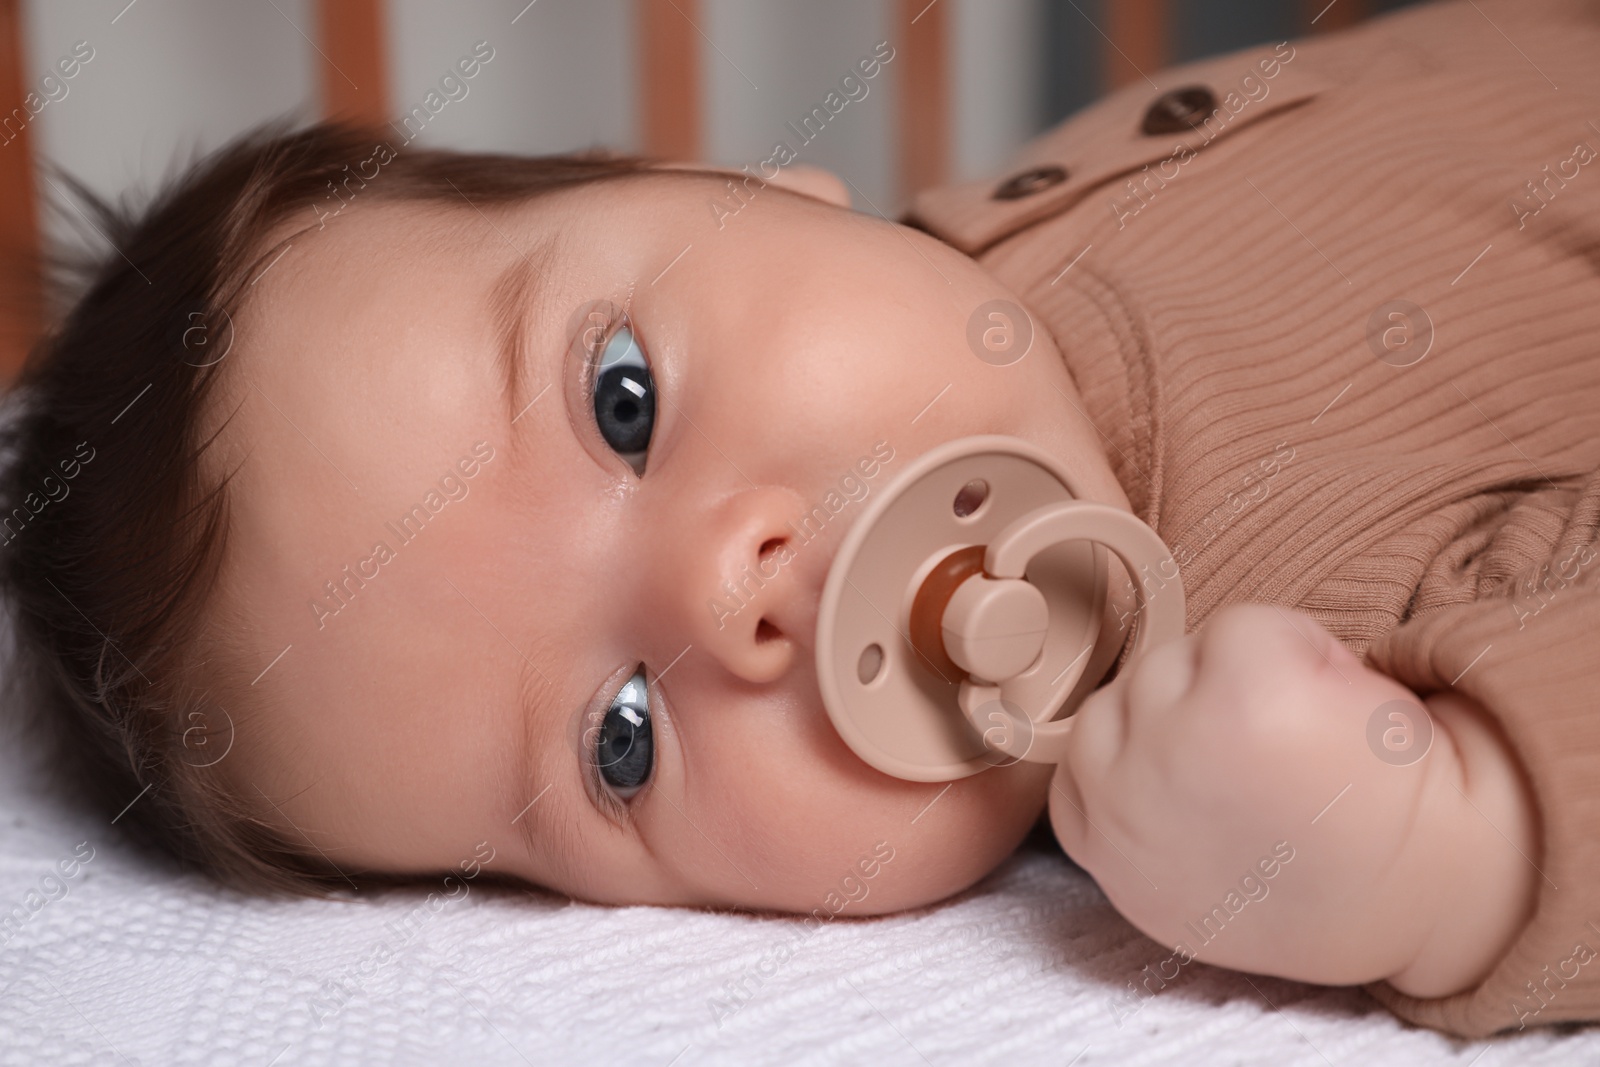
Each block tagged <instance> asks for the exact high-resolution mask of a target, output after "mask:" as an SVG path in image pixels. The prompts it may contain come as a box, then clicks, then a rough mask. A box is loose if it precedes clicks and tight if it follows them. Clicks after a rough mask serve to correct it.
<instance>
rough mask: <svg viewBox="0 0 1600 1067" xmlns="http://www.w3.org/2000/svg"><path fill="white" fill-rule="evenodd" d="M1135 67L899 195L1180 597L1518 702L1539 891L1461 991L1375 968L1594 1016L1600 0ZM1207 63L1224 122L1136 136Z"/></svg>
mask: <svg viewBox="0 0 1600 1067" xmlns="http://www.w3.org/2000/svg"><path fill="white" fill-rule="evenodd" d="M1274 61H1276V62H1275V63H1274ZM1269 71H1272V72H1273V73H1272V74H1271V76H1270V77H1269V76H1268V72H1269ZM1147 73H1148V74H1149V76H1150V77H1149V79H1148V80H1146V81H1140V82H1136V83H1134V84H1133V85H1131V86H1129V87H1127V88H1125V89H1123V90H1120V91H1119V92H1117V93H1115V94H1113V95H1112V96H1110V97H1107V98H1106V99H1105V100H1103V101H1101V102H1099V103H1098V104H1096V105H1094V106H1093V107H1091V108H1089V109H1088V110H1086V111H1085V112H1083V113H1081V114H1080V115H1078V116H1075V117H1074V118H1072V119H1070V120H1068V121H1067V122H1066V123H1064V124H1063V125H1061V126H1059V127H1057V128H1056V129H1054V130H1052V131H1050V132H1049V133H1047V134H1045V135H1044V136H1042V137H1041V138H1039V139H1038V140H1037V141H1035V142H1034V143H1033V144H1031V145H1029V146H1028V147H1027V148H1026V149H1025V150H1024V152H1023V153H1022V154H1021V157H1020V158H1019V159H1018V160H1017V161H1015V163H1014V165H1013V166H1012V167H1011V168H1009V169H1008V170H1006V171H1005V172H1002V173H1000V174H998V175H996V176H995V178H993V179H991V180H987V181H983V182H975V183H971V184H968V185H961V186H953V187H947V188H942V189H937V190H933V191H931V192H929V193H926V194H924V195H923V196H921V197H919V198H918V200H917V202H916V205H915V208H914V210H913V213H912V217H913V219H914V221H915V222H916V223H917V224H919V225H921V226H923V227H924V228H926V229H928V230H929V231H930V232H932V233H934V234H936V235H937V236H939V237H941V238H943V239H944V240H946V241H948V242H950V243H951V244H953V245H955V246H956V247H959V248H961V249H963V250H964V251H967V252H969V253H971V254H973V255H975V256H976V257H977V258H978V259H979V261H980V262H981V263H983V264H984V265H985V266H986V267H987V268H988V269H989V270H991V271H992V272H993V273H994V274H996V275H997V276H998V277H999V278H1000V279H1001V280H1002V281H1004V282H1006V283H1007V284H1008V285H1010V286H1011V287H1012V288H1013V289H1014V290H1016V291H1017V292H1019V293H1020V294H1022V295H1023V297H1024V298H1025V301H1026V303H1027V305H1028V307H1029V308H1030V310H1031V312H1032V313H1033V314H1034V315H1035V317H1036V319H1038V320H1039V321H1040V323H1041V324H1042V325H1043V326H1044V327H1045V328H1047V329H1049V330H1050V332H1051V333H1052V335H1053V336H1054V337H1055V338H1056V339H1057V341H1058V342H1059V343H1060V346H1061V348H1062V350H1063V352H1064V353H1065V356H1066V359H1067V362H1068V364H1069V366H1070V368H1071V370H1072V372H1073V375H1074V377H1075V379H1076V381H1077V383H1078V385H1079V387H1080V390H1081V392H1082V394H1083V399H1084V403H1085V409H1086V414H1088V415H1089V417H1090V418H1091V419H1092V420H1093V421H1094V423H1095V425H1096V426H1097V427H1098V428H1099V430H1100V432H1101V433H1102V435H1103V436H1104V439H1105V444H1106V452H1107V455H1108V457H1109V458H1110V460H1111V463H1112V465H1113V468H1114V470H1115V471H1116V474H1117V476H1118V478H1119V480H1120V481H1121V482H1122V484H1123V486H1124V488H1125V489H1126V490H1127V492H1128V495H1129V498H1130V500H1131V501H1132V503H1133V506H1134V509H1135V511H1136V512H1137V513H1138V514H1139V515H1140V516H1141V517H1142V518H1144V519H1145V520H1146V521H1147V522H1149V523H1151V524H1152V525H1153V526H1155V528H1156V529H1157V530H1158V531H1159V532H1160V534H1161V535H1162V536H1163V537H1164V538H1165V539H1166V541H1167V543H1168V544H1169V545H1170V546H1172V548H1173V550H1174V553H1175V555H1176V556H1177V558H1178V560H1179V563H1180V565H1181V567H1182V577H1183V581H1184V586H1185V589H1186V591H1187V594H1188V609H1189V624H1190V626H1191V628H1192V627H1196V626H1199V625H1200V624H1202V623H1203V622H1204V621H1205V619H1206V618H1207V617H1208V616H1209V615H1210V614H1211V613H1212V612H1214V611H1216V610H1217V609H1218V608H1219V607H1221V606H1223V605H1225V604H1229V603H1235V602H1240V601H1257V602H1267V603H1273V604H1281V605H1286V606H1287V605H1293V606H1295V607H1298V608H1301V609H1303V610H1305V611H1307V612H1309V613H1310V614H1312V615H1313V616H1315V617H1316V618H1317V619H1319V620H1320V621H1321V622H1322V623H1324V624H1325V625H1326V626H1327V627H1328V628H1329V629H1330V630H1332V631H1333V632H1334V633H1335V634H1337V635H1338V636H1339V637H1340V638H1341V639H1342V640H1343V641H1345V643H1346V644H1347V645H1349V646H1350V647H1351V648H1352V649H1354V650H1355V651H1357V652H1358V653H1364V654H1365V656H1366V658H1367V661H1368V662H1369V663H1370V664H1371V665H1372V666H1373V667H1375V668H1377V669H1379V670H1381V671H1384V672H1385V673H1387V674H1390V675H1391V676H1393V677H1394V678H1396V679H1397V680H1399V681H1400V682H1402V683H1404V684H1406V685H1408V686H1410V687H1411V688H1412V689H1414V690H1416V691H1417V692H1419V693H1423V694H1426V693H1428V692H1430V691H1436V690H1440V689H1445V688H1449V687H1454V688H1455V689H1457V690H1460V691H1462V692H1465V693H1468V694H1470V695H1471V696H1473V697H1475V698H1476V699H1477V700H1478V701H1480V702H1481V703H1482V704H1484V705H1485V706H1486V707H1487V708H1489V709H1490V711H1491V712H1492V713H1493V714H1494V715H1495V716H1496V717H1497V718H1498V720H1499V722H1500V724H1501V725H1502V726H1503V728H1504V730H1505V733H1506V735H1507V736H1508V738H1509V740H1510V743H1511V745H1512V747H1513V749H1514V751H1515V752H1516V754H1517V756H1518V757H1519V759H1520V760H1521V762H1522V765H1523V767H1524V768H1525V770H1526V773H1527V776H1528V778H1529V780H1530V782H1531V783H1532V786H1533V790H1534V793H1535V794H1536V799H1537V804H1538V808H1539V815H1540V820H1541V837H1542V840H1541V848H1540V849H1539V852H1538V854H1536V855H1532V856H1529V857H1528V862H1531V863H1534V864H1536V865H1537V867H1538V869H1539V871H1540V877H1539V882H1538V885H1539V897H1538V902H1537V911H1536V913H1535V915H1534V917H1533V918H1532V920H1531V921H1530V923H1529V924H1528V925H1527V927H1526V928H1525V929H1524V930H1523V931H1522V932H1521V934H1520V935H1519V937H1518V939H1517V940H1516V942H1515V943H1514V945H1513V946H1512V947H1511V949H1510V951H1509V952H1508V953H1507V954H1506V955H1505V956H1504V957H1503V959H1502V960H1501V961H1500V962H1499V963H1498V965H1497V966H1496V968H1495V969H1494V971H1493V972H1492V973H1491V974H1490V975H1489V977H1488V978H1487V979H1486V980H1485V981H1484V982H1483V983H1482V984H1481V985H1480V986H1479V987H1477V988H1476V989H1474V990H1470V991H1467V992H1463V993H1461V994H1458V995H1455V996H1450V997H1443V998H1437V999H1416V998H1411V997H1407V996H1403V995H1401V994H1399V993H1398V992H1397V991H1395V990H1394V989H1393V988H1392V987H1389V986H1388V985H1387V984H1385V983H1375V984H1373V985H1371V986H1369V987H1368V988H1369V989H1370V991H1371V992H1372V993H1373V994H1374V995H1375V996H1376V997H1377V998H1378V999H1380V1000H1381V1001H1382V1002H1383V1003H1384V1004H1386V1005H1387V1006H1389V1007H1390V1008H1391V1009H1392V1010H1393V1011H1394V1012H1396V1013H1397V1014H1398V1015H1400V1016H1402V1017H1403V1018H1406V1019H1409V1020H1412V1021H1414V1022H1417V1023H1421V1024H1424V1025H1428V1026H1432V1027H1437V1028H1440V1029H1443V1030H1447V1031H1451V1032H1455V1033H1459V1034H1463V1035H1473V1036H1477V1035H1484V1034H1488V1033H1491V1032H1494V1031H1496V1030H1500V1029H1503V1028H1505V1027H1508V1026H1509V1027H1512V1028H1516V1027H1518V1026H1522V1025H1543V1024H1549V1023H1553V1022H1558V1021H1562V1020H1574V1019H1584V1020H1592V1019H1600V955H1597V950H1600V707H1597V704H1600V596H1597V589H1596V588H1595V583H1594V581H1593V579H1592V576H1593V574H1594V572H1596V571H1600V546H1597V545H1595V544H1594V542H1595V539H1596V536H1597V525H1600V474H1597V468H1600V158H1597V155H1600V153H1597V151H1596V150H1597V149H1600V4H1597V3H1590V2H1583V0H1503V2H1495V0H1476V3H1471V2H1450V3H1440V4H1433V5H1428V6H1425V7H1420V8H1412V9H1408V10H1406V11H1403V12H1399V13H1396V14H1394V15H1390V16H1388V17H1385V18H1381V19H1377V20H1374V21H1372V22H1370V23H1367V24H1365V25H1363V26H1361V27H1358V28H1356V29H1355V30H1352V31H1347V32H1344V33H1341V34H1334V35H1329V36H1326V37H1319V38H1314V39H1306V40H1300V41H1295V42H1293V43H1292V45H1280V46H1276V47H1275V46H1272V45H1267V46H1262V47H1259V48H1252V49H1249V50H1246V51H1242V52H1238V53H1234V54H1232V55H1228V56H1223V57H1220V58H1216V59H1211V60H1207V61H1204V62H1202V63H1196V64H1190V65H1187V66H1184V67H1179V68H1174V69H1171V70H1164V71H1151V72H1147ZM1247 75H1248V76H1249V78H1250V80H1246V76H1247ZM1189 86H1205V87H1208V88H1210V89H1211V90H1212V91H1213V92H1214V95H1215V98H1216V100H1217V101H1218V102H1219V108H1220V110H1219V111H1218V113H1217V115H1216V116H1215V118H1214V121H1213V122H1212V123H1211V124H1210V126H1209V127H1206V128H1202V129H1199V130H1195V131H1192V132H1189V131H1186V132H1185V133H1184V134H1183V135H1182V136H1178V135H1175V134H1158V135H1149V134H1145V133H1143V132H1141V125H1142V124H1143V122H1144V120H1145V117H1146V113H1147V110H1148V109H1149V108H1150V106H1151V105H1152V104H1153V103H1154V102H1155V101H1156V99H1157V98H1158V96H1159V95H1160V93H1162V92H1166V91H1170V90H1175V89H1181V88H1184V87H1189ZM1230 91H1232V93H1233V95H1232V96H1230V95H1229V92H1230ZM1164 161H1165V162H1164ZM1051 165H1054V166H1058V167H1061V168H1064V169H1065V170H1066V172H1067V176H1066V178H1065V180H1059V176H1058V175H1045V176H1044V177H1043V178H1042V179H1040V180H1038V181H1037V182H1036V183H1035V184H1036V185H1038V186H1039V189H1038V191H1037V192H1034V193H1032V194H1031V195H1025V196H1021V197H1018V198H1015V199H1010V200H1007V199H996V198H994V196H993V192H994V190H995V189H996V187H997V183H999V182H1000V181H1002V180H1004V179H1006V178H1008V177H1011V176H1012V175H1015V174H1017V173H1020V172H1024V171H1027V170H1029V169H1032V168H1038V167H1042V166H1051ZM1547 168H1548V169H1547ZM1053 179H1056V180H1055V184H1049V183H1050V181H1051V180H1053ZM1529 183H1532V184H1529ZM1396 302H1405V303H1396ZM1430 336H1431V340H1430ZM1286 817H1287V816H1286ZM1510 847H1511V846H1510V845H1509V843H1508V844H1507V848H1508V849H1509V848H1510Z"/></svg>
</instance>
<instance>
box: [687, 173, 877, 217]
mask: <svg viewBox="0 0 1600 1067" xmlns="http://www.w3.org/2000/svg"><path fill="white" fill-rule="evenodd" d="M656 166H657V167H660V168H661V169H662V170H706V171H720V172H722V173H725V174H728V175H731V176H733V177H737V178H741V179H743V178H747V177H749V175H748V174H746V173H745V172H744V171H739V170H734V169H733V168H731V167H719V166H716V165H714V164H711V163H657V164H656ZM755 173H759V172H755ZM764 180H765V181H766V182H767V184H768V185H775V186H777V187H778V188H780V189H788V190H789V191H790V192H794V193H799V194H801V195H802V196H809V197H811V198H813V199H815V200H821V201H822V202H823V203H825V204H833V205H834V206H836V207H842V208H845V209H846V210H848V209H850V208H851V207H852V206H854V205H852V204H851V202H850V187H849V186H848V185H846V184H845V182H844V179H842V178H840V177H839V176H838V175H837V174H835V173H833V171H831V170H825V169H823V168H822V167H813V166H811V165H810V164H809V163H791V164H789V165H788V166H787V167H782V168H780V169H779V171H778V173H777V174H775V175H774V176H772V177H771V178H764Z"/></svg>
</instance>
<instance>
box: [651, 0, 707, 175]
mask: <svg viewBox="0 0 1600 1067" xmlns="http://www.w3.org/2000/svg"><path fill="white" fill-rule="evenodd" d="M635 15H636V23H635V25H636V27H637V32H638V42H639V43H638V49H639V69H640V77H639V84H638V94H639V96H638V115H639V127H640V130H639V132H640V137H639V140H640V144H641V148H642V150H643V152H644V154H645V155H647V156H653V157H655V158H658V159H673V160H686V159H698V158H700V152H701V117H700V31H701V30H703V29H704V28H705V27H704V23H703V22H702V15H701V12H700V5H699V3H698V2H697V0H637V7H636V8H635ZM697 27H698V28H697Z"/></svg>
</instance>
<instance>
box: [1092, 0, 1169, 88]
mask: <svg viewBox="0 0 1600 1067" xmlns="http://www.w3.org/2000/svg"><path fill="white" fill-rule="evenodd" d="M1168 14H1169V12H1168V10H1167V2H1166V0H1106V6H1105V23H1104V25H1103V26H1102V27H1101V29H1102V30H1104V32H1105V37H1104V38H1102V41H1103V42H1104V43H1103V47H1102V48H1101V53H1100V54H1101V64H1100V70H1101V79H1102V82H1103V84H1104V85H1105V87H1106V89H1107V90H1108V91H1109V90H1111V89H1116V88H1120V87H1121V86H1124V85H1127V84H1128V83H1129V82H1135V81H1143V80H1144V79H1145V78H1146V77H1147V76H1148V75H1151V74H1154V73H1155V72H1156V71H1158V70H1160V69H1161V68H1162V67H1164V66H1166V65H1167V63H1168V62H1169V58H1170V50H1171V45H1170V40H1171V38H1170V35H1169V33H1168V30H1167V22H1168ZM1107 38H1109V40H1107Z"/></svg>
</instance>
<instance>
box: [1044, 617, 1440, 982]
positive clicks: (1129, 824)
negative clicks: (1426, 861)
mask: <svg viewBox="0 0 1600 1067" xmlns="http://www.w3.org/2000/svg"><path fill="white" fill-rule="evenodd" d="M1375 718H1376V720H1377V722H1378V726H1379V727H1381V729H1378V728H1374V730H1373V731H1372V733H1373V736H1375V737H1377V738H1378V739H1379V740H1377V741H1375V742H1370V743H1369V726H1370V725H1371V724H1372V723H1373V721H1374V719H1375ZM1075 720H1076V721H1075V724H1074V727H1073V730H1072V734H1071V742H1070V746H1069V751H1068V756H1067V759H1066V762H1064V763H1063V764H1062V765H1061V768H1060V769H1059V770H1058V772H1057V774H1056V777H1055V780H1054V782H1053V783H1052V786H1051V796H1050V815H1051V821H1052V823H1053V824H1054V827H1055V831H1056V836H1057V837H1058V838H1059V839H1060V841H1061V844H1062V847H1064V848H1065V849H1066V850H1067V852H1068V853H1069V854H1070V855H1071V856H1072V857H1073V859H1074V860H1076V861H1077V862H1078V863H1079V864H1081V865H1082V866H1083V867H1085V868H1086V869H1087V870H1089V871H1090V872H1091V873H1092V874H1093V875H1094V876H1095V879H1096V881H1097V882H1099V884H1100V886H1101V888H1102V889H1104V890H1105V892H1106V895H1107V896H1108V897H1110V899H1111V902H1112V903H1113V904H1114V905H1116V907H1117V910H1119V911H1120V912H1122V914H1123V915H1124V916H1126V917H1127V918H1128V919H1129V920H1130V921H1131V922H1133V923H1134V925H1136V926H1138V927H1139V928H1140V929H1141V930H1143V931H1144V932H1145V933H1147V934H1149V935H1150V936H1151V937H1153V938H1155V939H1156V940H1158V941H1161V942H1163V943H1164V944H1166V945H1168V946H1172V947H1177V946H1179V945H1183V946H1187V948H1188V949H1189V950H1190V951H1191V952H1193V953H1195V954H1196V955H1198V957H1199V958H1200V959H1202V960H1204V961H1205V962H1208V963H1215V964H1220V965H1222V966H1228V967H1235V968H1240V969H1245V970H1255V971H1262V972H1266V973H1272V974H1278V975H1283V976H1286V977H1296V978H1303V979H1306V980H1310V981H1318V982H1324V983H1339V982H1356V981H1366V980H1371V979H1375V978H1378V977H1383V976H1385V975H1388V974H1392V973H1394V972H1395V971H1396V970H1399V969H1400V968H1402V967H1403V966H1405V965H1406V964H1407V963H1408V962H1409V961H1410V959H1411V958H1412V956H1411V955H1408V953H1410V954H1413V955H1414V953H1415V952H1416V950H1417V944H1416V941H1417V937H1418V934H1417V933H1416V917H1415V915H1414V914H1413V910H1414V909H1412V908H1411V907H1410V906H1409V904H1408V902H1407V901H1406V900H1405V899H1404V898H1405V895H1406V894H1407V893H1408V892H1410V887H1411V886H1414V885H1416V884H1417V875H1416V873H1415V872H1412V871H1411V870H1410V859H1409V857H1408V856H1407V855H1406V853H1407V852H1408V850H1407V848H1406V845H1407V840H1408V836H1409V835H1410V833H1411V830H1412V825H1413V821H1414V816H1415V814H1416V812H1417V811H1418V810H1419V808H1420V807H1421V805H1422V800H1423V797H1424V796H1425V793H1426V792H1427V790H1428V788H1430V786H1429V782H1430V773H1431V772H1432V771H1433V770H1434V766H1433V765H1434V763H1435V762H1436V760H1435V759H1434V757H1435V756H1436V753H1435V752H1433V751H1430V749H1432V747H1433V746H1432V745H1431V744H1430V740H1429V739H1430V738H1431V720H1430V718H1429V716H1428V714H1427V712H1426V711H1425V710H1424V708H1423V706H1422V703H1421V702H1420V701H1419V700H1418V698H1417V697H1416V696H1415V695H1414V694H1412V693H1411V692H1410V691H1409V690H1408V689H1406V688H1405V687H1404V686H1402V685H1400V684H1399V683H1398V682H1395V681H1394V680H1393V679H1391V678H1388V677H1386V676H1385V675H1382V674H1379V673H1377V672H1376V671H1372V670H1370V669H1368V668H1367V667H1365V666H1364V665H1363V664H1362V663H1361V662H1360V660H1358V659H1357V658H1356V656H1355V655H1354V654H1352V653H1351V652H1350V651H1349V650H1348V649H1346V648H1345V647H1344V646H1343V645H1342V644H1341V643H1340V642H1339V641H1338V640H1337V639H1336V638H1335V637H1334V636H1333V635H1332V634H1330V633H1329V632H1328V631H1327V630H1325V629H1324V628H1323V627H1322V626H1321V625H1320V624H1318V623H1317V622H1316V621H1314V620H1313V619H1311V618H1310V617H1309V616H1307V615H1305V614H1302V613H1300V612H1297V611H1293V610H1289V609H1282V608H1277V607H1274V606H1271V605H1260V604H1242V605H1236V606H1231V607H1227V608H1224V609H1222V610H1219V611H1218V612H1216V613H1215V614H1214V615H1213V616H1212V617H1211V618H1210V620H1208V622H1207V624H1206V625H1205V626H1204V627H1203V629H1202V630H1201V631H1200V632H1198V633H1194V634H1189V635H1186V636H1185V637H1184V638H1182V639H1181V640H1178V641H1174V642H1171V643H1169V644H1166V645H1163V646H1161V647H1158V648H1155V649H1153V650H1151V651H1150V652H1149V653H1147V654H1146V655H1144V656H1143V657H1141V658H1140V659H1138V660H1136V661H1134V662H1133V663H1132V665H1131V666H1130V668H1129V669H1128V670H1126V671H1125V672H1124V673H1123V674H1121V675H1120V676H1119V677H1118V678H1117V679H1116V680H1115V681H1114V682H1112V683H1111V684H1110V685H1108V686H1106V687H1105V688H1103V689H1101V690H1099V691H1097V692H1096V693H1094V694H1092V695H1091V696H1090V697H1089V699H1088V700H1086V701H1085V702H1084V704H1083V706H1082V707H1081V708H1080V709H1079V711H1078V713H1077V715H1076V716H1075ZM1407 745H1410V746H1412V747H1411V748H1410V749H1409V750H1408V749H1407V747H1406V746H1407ZM1375 746H1376V747H1375ZM1274 855H1276V856H1277V857H1278V858H1279V859H1280V860H1281V859H1282V857H1283V856H1285V855H1289V856H1290V857H1292V858H1291V859H1290V860H1289V861H1288V862H1284V863H1281V864H1270V865H1269V866H1268V868H1267V869H1272V870H1273V872H1274V877H1273V880H1271V881H1263V880H1262V876H1261V873H1260V872H1261V871H1262V870H1263V867H1262V866H1261V861H1262V859H1263V857H1268V858H1271V857H1273V856H1274ZM1247 878H1248V880H1246V879H1247ZM1241 884H1242V885H1243V886H1244V888H1243V889H1241ZM1263 887H1264V888H1263ZM1421 903H1422V902H1421V901H1419V902H1418V904H1419V905H1420V904H1421ZM1218 908H1220V909H1221V910H1220V911H1218V910H1217V909H1218ZM1208 920H1209V921H1208Z"/></svg>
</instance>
